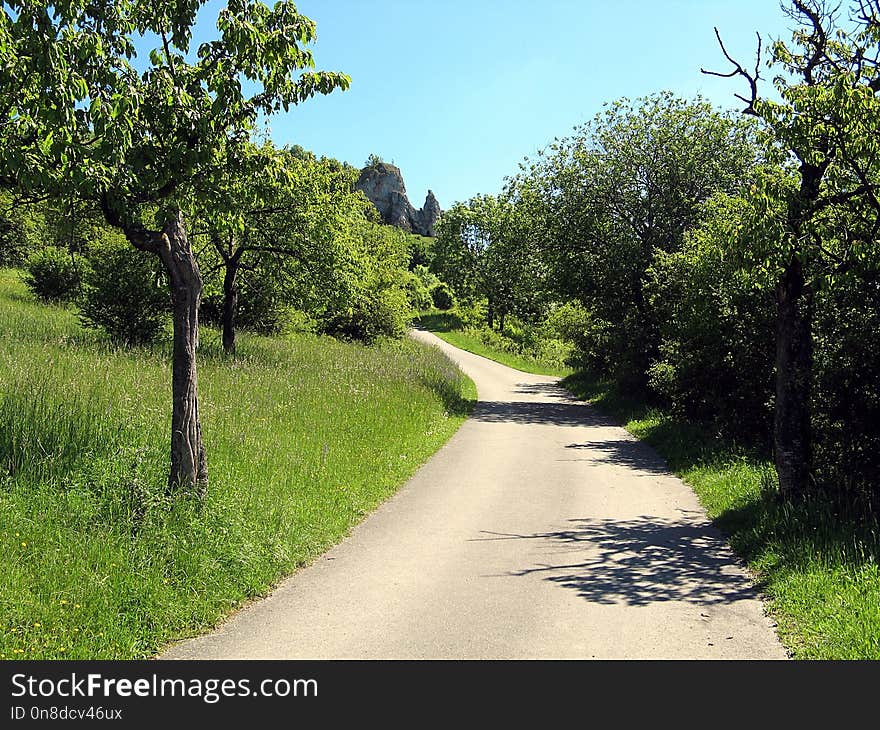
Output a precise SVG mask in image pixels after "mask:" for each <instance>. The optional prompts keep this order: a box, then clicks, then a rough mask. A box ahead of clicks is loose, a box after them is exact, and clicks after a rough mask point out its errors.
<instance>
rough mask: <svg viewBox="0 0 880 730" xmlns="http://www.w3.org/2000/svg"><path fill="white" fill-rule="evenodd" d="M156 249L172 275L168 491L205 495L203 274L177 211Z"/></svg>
mask: <svg viewBox="0 0 880 730" xmlns="http://www.w3.org/2000/svg"><path fill="white" fill-rule="evenodd" d="M163 234H164V235H163V238H164V239H166V240H163V241H162V245H161V246H160V247H159V250H158V253H159V256H160V257H161V259H162V262H163V263H164V264H165V268H166V270H167V271H168V275H169V277H170V279H171V302H172V308H173V322H174V349H173V355H172V375H171V397H172V410H171V472H170V474H169V476H168V487H169V491H176V490H190V489H193V490H195V492H196V493H197V494H198V495H199V496H204V494H205V491H206V490H207V486H208V464H207V457H206V454H205V446H204V444H203V443H202V427H201V422H200V421H199V396H198V378H197V375H196V348H197V347H198V338H199V303H200V300H201V294H202V277H201V275H200V274H199V267H198V264H197V263H196V260H195V257H194V256H193V252H192V248H191V247H190V243H189V238H188V237H187V235H186V231H185V229H184V227H183V218H182V216H181V215H180V214H179V213H178V214H177V216H176V217H174V218H173V219H171V220H169V221H168V222H167V223H166V225H165V227H164V229H163Z"/></svg>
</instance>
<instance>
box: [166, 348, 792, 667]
mask: <svg viewBox="0 0 880 730" xmlns="http://www.w3.org/2000/svg"><path fill="white" fill-rule="evenodd" d="M414 336H415V337H417V338H418V339H419V340H421V341H423V342H427V343H430V344H433V345H436V346H438V347H440V348H441V349H442V350H443V351H444V352H445V353H446V354H447V355H449V357H450V358H452V359H453V360H454V361H456V362H457V363H458V364H459V365H460V367H461V368H462V369H463V370H464V371H465V372H466V373H467V374H468V375H469V376H470V377H471V378H472V379H473V380H474V382H475V383H476V385H477V389H478V392H479V402H478V404H477V405H476V407H475V409H474V412H473V415H472V417H471V418H470V419H468V420H467V421H466V422H465V424H464V425H463V426H462V427H461V428H460V429H459V431H458V432H457V433H456V434H455V436H453V437H452V439H450V441H449V442H448V443H447V444H446V445H445V446H444V447H443V448H442V449H440V451H439V452H437V454H436V455H435V456H434V457H433V458H432V459H431V460H430V461H429V462H428V463H427V464H425V465H424V466H423V467H422V468H421V469H420V470H419V471H418V472H417V473H416V474H415V475H414V476H413V477H412V479H410V480H409V482H408V483H407V484H406V485H405V486H404V487H403V488H402V489H401V490H400V491H399V492H398V493H397V494H396V495H395V496H394V497H392V498H391V499H390V500H388V501H387V502H386V503H385V504H383V505H382V506H381V507H380V508H379V509H378V510H376V512H374V513H373V514H372V515H370V516H369V517H368V518H367V519H366V520H364V522H362V523H361V524H360V525H358V526H357V527H356V528H354V529H353V530H352V533H351V535H350V536H349V537H348V538H347V539H345V540H344V541H343V542H341V543H340V544H339V545H337V546H336V547H334V548H332V549H331V550H330V551H329V552H327V553H325V554H324V555H323V556H322V557H320V558H318V559H317V560H316V561H315V562H314V563H313V564H312V565H310V566H309V567H307V568H304V569H303V570H301V571H299V572H298V573H296V574H295V575H293V576H292V577H290V578H288V579H287V580H285V581H284V582H283V583H281V584H280V585H279V586H278V588H277V589H276V590H275V591H274V592H273V593H272V594H271V595H270V596H269V597H268V598H266V599H264V600H260V601H257V602H254V603H253V604H251V605H249V606H247V607H246V608H244V609H242V610H241V611H239V612H238V613H236V614H235V615H234V616H232V617H231V618H230V619H229V620H228V621H226V622H225V623H224V624H222V625H221V626H220V627H219V628H218V629H217V630H216V631H214V632H213V633H210V634H207V635H205V636H201V637H198V638H194V639H189V640H186V641H183V642H181V643H178V644H176V645H174V646H172V647H170V648H169V649H168V650H167V651H166V652H165V653H164V654H163V655H162V656H161V658H167V659H269V658H273V659H289V658H309V659H315V658H321V659H325V658H326V659H334V658H340V659H342V658H360V659H362V658H386V659H407V658H411V659H421V658H424V659H428V658H431V659H434V658H471V659H479V658H487V659H488V658H591V657H596V658H719V659H722V658H723V659H739V658H742V659H773V658H779V659H781V658H784V657H785V651H784V650H783V648H782V646H781V645H780V644H779V641H778V639H777V637H776V634H775V632H774V629H773V624H772V622H771V621H770V620H769V619H768V618H767V617H766V616H765V614H764V612H763V607H762V604H761V602H760V600H759V599H758V597H757V595H756V594H755V591H754V588H753V587H752V584H751V582H750V580H749V578H748V576H747V575H746V573H745V572H744V570H743V569H742V567H741V566H740V564H739V562H738V561H737V560H736V558H735V557H734V556H733V554H732V553H731V551H730V549H729V548H728V547H727V545H726V543H725V542H724V540H723V538H722V537H721V535H720V534H719V533H718V532H717V531H716V530H715V529H714V528H713V527H712V526H711V525H710V523H709V521H708V520H707V518H706V516H705V513H704V511H703V510H702V508H701V507H700V505H699V503H698V501H697V499H696V497H695V496H694V494H693V492H692V491H691V489H690V488H689V487H688V486H687V485H685V484H684V483H682V482H681V481H680V480H679V479H677V478H676V477H674V476H673V475H671V474H670V473H669V471H668V470H667V468H666V466H665V464H664V463H663V461H662V460H661V459H660V458H659V457H658V456H657V455H656V454H655V453H654V452H653V451H652V450H651V449H650V448H649V447H647V446H646V445H644V444H642V443H640V442H638V441H636V440H635V439H633V437H632V436H630V435H629V434H628V433H627V432H626V431H625V430H624V429H622V428H620V427H619V426H615V425H614V424H613V423H612V422H611V421H609V420H607V419H606V418H604V417H603V416H601V415H600V414H599V413H597V412H596V411H595V410H594V409H593V408H592V407H590V406H588V405H584V404H582V403H579V402H577V401H575V400H572V399H571V398H569V397H568V396H567V395H566V393H565V392H564V391H563V390H562V389H561V388H560V387H559V386H558V385H557V384H556V383H557V380H556V378H550V377H543V376H538V375H528V374H526V373H522V372H519V371H517V370H512V369H511V368H508V367H505V366H503V365H499V364H498V363H495V362H492V361H491V360H487V359H485V358H482V357H479V356H478V355H473V354H471V353H467V352H463V351H462V350H458V349H456V348H454V347H452V346H451V345H448V344H447V343H445V342H443V341H442V340H440V339H438V338H437V337H435V336H434V335H432V334H429V333H427V332H415V333H414Z"/></svg>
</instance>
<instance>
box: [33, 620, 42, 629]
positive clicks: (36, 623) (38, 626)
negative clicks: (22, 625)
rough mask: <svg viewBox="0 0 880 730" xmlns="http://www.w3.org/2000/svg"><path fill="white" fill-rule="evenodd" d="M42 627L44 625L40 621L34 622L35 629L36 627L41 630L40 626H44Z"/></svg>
mask: <svg viewBox="0 0 880 730" xmlns="http://www.w3.org/2000/svg"><path fill="white" fill-rule="evenodd" d="M42 625H43V624H41V623H40V622H39V621H35V622H34V627H36V628H40V626H42Z"/></svg>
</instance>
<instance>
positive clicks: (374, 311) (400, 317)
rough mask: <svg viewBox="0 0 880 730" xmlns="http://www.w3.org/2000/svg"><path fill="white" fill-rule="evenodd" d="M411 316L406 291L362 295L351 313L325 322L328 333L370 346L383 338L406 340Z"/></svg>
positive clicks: (380, 291) (346, 312)
mask: <svg viewBox="0 0 880 730" xmlns="http://www.w3.org/2000/svg"><path fill="white" fill-rule="evenodd" d="M410 312H411V310H410V309H409V306H408V301H407V297H406V292H405V291H404V290H403V289H399V288H391V289H381V290H372V291H369V290H368V291H361V292H358V294H357V295H356V296H355V298H354V300H353V301H352V302H351V305H350V306H349V307H348V309H346V310H343V311H340V312H336V313H334V314H332V315H331V316H330V317H329V318H328V319H327V320H326V321H325V324H324V331H325V332H327V333H328V334H331V335H334V336H336V337H342V338H344V339H349V340H362V341H363V342H367V343H371V342H375V341H376V340H377V339H379V338H380V337H402V336H403V335H404V334H405V333H406V326H407V323H408V322H409V316H410Z"/></svg>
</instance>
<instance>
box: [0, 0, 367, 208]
mask: <svg viewBox="0 0 880 730" xmlns="http://www.w3.org/2000/svg"><path fill="white" fill-rule="evenodd" d="M203 4H204V2H203V0H170V1H169V2H161V3H159V2H152V1H146V0H117V1H115V2H113V3H103V2H86V1H84V0H68V1H62V2H55V3H53V4H52V5H47V4H45V3H41V2H33V1H32V0H13V2H8V3H4V7H3V11H2V13H0V89H2V91H3V93H2V95H0V98H2V101H0V125H2V133H0V181H2V182H4V183H6V184H7V185H14V186H16V187H18V188H19V189H23V190H26V191H39V192H42V193H45V194H48V195H52V196H58V197H62V196H65V195H69V194H72V193H73V192H75V193H76V194H77V195H78V196H80V197H86V198H90V199H98V200H101V201H102V202H103V203H104V205H105V208H107V209H110V210H112V211H113V212H114V214H115V215H117V216H120V217H122V218H125V217H126V216H127V215H128V214H131V213H132V212H134V209H135V208H136V207H137V206H139V205H143V204H150V203H152V204H156V203H161V202H163V201H169V202H170V203H171V205H173V206H175V207H176V206H177V205H179V203H180V198H181V197H182V196H183V195H185V194H189V195H196V196H197V197H198V196H200V195H201V196H205V195H206V194H210V191H209V190H208V191H204V190H201V189H200V188H199V185H198V179H197V178H198V177H200V176H201V175H202V174H203V173H205V172H206V171H208V170H210V169H212V168H216V167H218V166H220V165H221V164H229V163H230V162H231V163H233V164H234V162H235V159H236V150H237V148H239V147H240V146H241V145H242V143H244V142H245V141H247V139H248V138H249V132H250V130H251V128H252V127H253V125H254V123H255V122H256V121H257V119H258V117H259V115H260V114H271V113H273V112H276V111H278V110H279V109H284V110H287V109H288V108H289V107H290V106H291V105H294V104H298V103H299V102H302V101H304V100H305V99H308V98H309V97H311V96H312V95H314V94H316V93H322V94H326V93H329V92H331V91H332V90H334V89H336V88H342V89H345V88H347V87H348V85H349V83H350V79H349V77H348V76H346V75H344V74H341V73H335V72H324V71H314V70H313V69H314V66H315V64H314V60H313V57H312V53H311V51H310V50H309V49H308V48H307V44H309V43H311V42H312V41H314V40H315V37H316V33H315V24H314V23H313V22H312V21H311V20H309V19H308V18H306V17H304V16H302V15H299V14H298V12H297V10H296V7H295V5H294V4H293V3H291V2H279V3H277V4H276V5H275V6H274V7H273V8H269V7H267V6H266V5H264V4H263V3H261V2H257V1H255V0H231V2H229V3H228V6H227V7H226V8H224V9H223V10H221V11H220V13H219V17H218V19H217V31H218V36H217V38H216V39H214V40H211V41H208V42H206V43H202V44H201V45H200V46H199V47H198V48H197V49H194V50H195V52H194V53H193V49H191V44H192V40H193V34H192V28H193V24H194V21H195V17H196V14H197V12H198V11H199V9H200V7H201V6H202V5H203ZM151 40H152V41H154V42H155V47H154V48H153V49H152V50H151V51H150V52H149V54H148V57H147V58H146V59H144V58H139V57H137V53H136V47H137V46H136V44H137V43H138V42H139V41H140V42H141V43H149V42H150V41H151Z"/></svg>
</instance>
